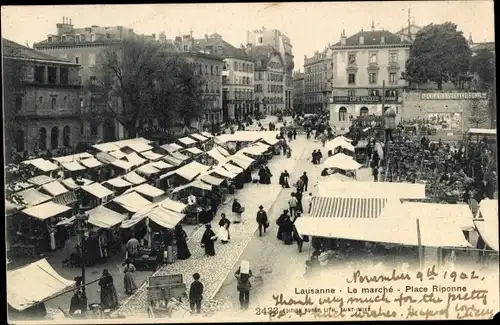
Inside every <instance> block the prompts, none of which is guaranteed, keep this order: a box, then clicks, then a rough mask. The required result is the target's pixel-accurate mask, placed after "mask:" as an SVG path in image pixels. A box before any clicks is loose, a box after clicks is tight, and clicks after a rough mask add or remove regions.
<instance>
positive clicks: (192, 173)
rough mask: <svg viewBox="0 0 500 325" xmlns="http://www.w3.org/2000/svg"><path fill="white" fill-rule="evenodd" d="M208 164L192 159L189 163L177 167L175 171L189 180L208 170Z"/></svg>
mask: <svg viewBox="0 0 500 325" xmlns="http://www.w3.org/2000/svg"><path fill="white" fill-rule="evenodd" d="M208 168H209V167H208V166H205V165H202V164H200V163H198V162H196V161H192V162H190V163H189V164H187V165H184V166H182V167H181V168H179V169H177V170H176V171H175V173H176V174H177V175H179V176H181V177H182V178H185V179H186V180H188V181H191V180H193V179H195V178H196V177H197V176H198V175H200V174H201V173H204V172H206V171H207V170H208Z"/></svg>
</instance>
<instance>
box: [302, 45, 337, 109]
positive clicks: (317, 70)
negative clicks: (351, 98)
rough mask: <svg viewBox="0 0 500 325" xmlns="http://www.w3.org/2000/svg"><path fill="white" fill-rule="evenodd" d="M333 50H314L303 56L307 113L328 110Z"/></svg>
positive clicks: (331, 81)
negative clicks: (310, 53) (310, 55)
mask: <svg viewBox="0 0 500 325" xmlns="http://www.w3.org/2000/svg"><path fill="white" fill-rule="evenodd" d="M333 68H334V62H333V51H332V50H331V49H328V48H327V49H325V50H324V51H322V52H319V51H316V52H315V53H314V55H313V56H312V57H310V58H308V57H306V56H304V87H305V88H304V106H305V110H306V112H308V113H318V112H321V111H326V110H328V105H329V98H330V97H331V92H332V84H333V82H334V80H333Z"/></svg>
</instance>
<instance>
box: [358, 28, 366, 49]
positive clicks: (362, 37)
mask: <svg viewBox="0 0 500 325" xmlns="http://www.w3.org/2000/svg"><path fill="white" fill-rule="evenodd" d="M363 44H365V36H364V35H363V28H361V35H359V45H363Z"/></svg>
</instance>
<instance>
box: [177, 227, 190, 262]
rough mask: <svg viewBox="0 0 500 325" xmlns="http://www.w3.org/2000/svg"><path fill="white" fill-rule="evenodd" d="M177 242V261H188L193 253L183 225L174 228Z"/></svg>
mask: <svg viewBox="0 0 500 325" xmlns="http://www.w3.org/2000/svg"><path fill="white" fill-rule="evenodd" d="M174 236H175V242H176V245H177V259H179V260H186V259H188V258H190V257H191V252H190V251H189V247H188V245H187V234H186V232H185V231H184V229H182V225H180V224H178V225H176V226H175V228H174Z"/></svg>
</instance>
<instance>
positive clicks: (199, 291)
mask: <svg viewBox="0 0 500 325" xmlns="http://www.w3.org/2000/svg"><path fill="white" fill-rule="evenodd" d="M193 279H194V281H193V282H192V283H191V286H190V287H189V306H190V307H191V311H192V312H193V313H196V314H199V313H200V312H201V301H202V300H203V283H201V282H200V274H199V273H195V274H193Z"/></svg>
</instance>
